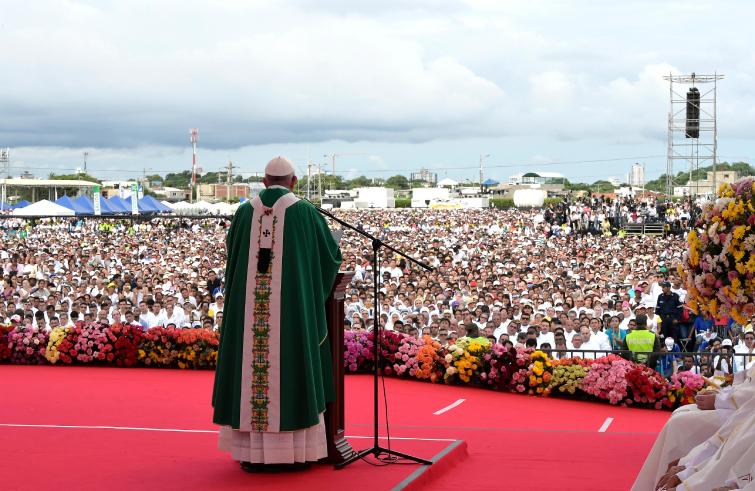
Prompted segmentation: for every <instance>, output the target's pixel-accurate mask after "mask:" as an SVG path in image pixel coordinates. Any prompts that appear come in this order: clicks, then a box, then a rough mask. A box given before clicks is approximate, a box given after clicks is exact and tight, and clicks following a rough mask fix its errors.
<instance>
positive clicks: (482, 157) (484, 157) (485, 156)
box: [480, 153, 490, 194]
mask: <svg viewBox="0 0 755 491" xmlns="http://www.w3.org/2000/svg"><path fill="white" fill-rule="evenodd" d="M487 157H490V154H489V153H488V154H485V155H480V194H482V193H483V190H482V161H483V160H484V159H486V158H487Z"/></svg>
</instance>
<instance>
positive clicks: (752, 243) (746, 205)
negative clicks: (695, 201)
mask: <svg viewBox="0 0 755 491" xmlns="http://www.w3.org/2000/svg"><path fill="white" fill-rule="evenodd" d="M754 188H755V180H754V179H753V178H752V177H745V178H743V179H740V180H738V181H737V182H735V183H733V184H728V183H725V184H723V185H721V187H720V188H719V189H718V199H716V200H715V201H714V202H709V203H707V204H705V205H703V212H702V215H701V217H700V219H699V220H698V222H697V224H696V225H697V228H698V230H697V231H695V230H692V231H690V232H689V234H688V235H687V242H688V245H689V250H688V251H687V252H686V253H685V254H684V258H683V261H682V264H680V265H679V268H678V269H679V272H680V274H681V275H683V277H685V279H686V285H687V290H688V296H687V298H688V299H689V300H688V303H689V306H690V308H692V310H693V311H694V312H696V313H699V312H702V313H703V314H704V315H706V316H707V317H713V318H715V317H719V316H722V315H729V316H731V317H732V318H734V320H735V321H737V322H738V323H740V324H742V325H744V324H745V323H746V322H747V320H748V319H750V318H751V317H752V316H753V314H755V303H753V292H754V291H755V253H753V250H754V249H755V207H754V206H753V198H754V197H755V195H754V192H753V189H754Z"/></svg>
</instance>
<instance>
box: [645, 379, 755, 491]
mask: <svg viewBox="0 0 755 491" xmlns="http://www.w3.org/2000/svg"><path fill="white" fill-rule="evenodd" d="M740 373H741V375H740V376H739V377H737V378H736V380H735V383H734V384H733V385H732V386H730V387H727V388H724V389H723V390H721V391H720V392H716V393H704V392H701V393H700V394H698V396H697V404H696V405H695V404H688V405H686V406H682V407H680V408H679V409H677V410H676V411H674V413H673V414H672V415H671V418H670V419H669V420H668V422H666V425H665V426H664V427H663V430H662V431H661V433H660V434H659V435H658V438H657V439H656V441H655V444H653V448H652V449H651V450H650V453H649V454H648V457H647V459H646V460H645V464H644V465H643V466H642V469H641V470H640V473H639V474H638V475H637V479H636V480H635V482H634V485H633V486H632V490H633V491H645V490H648V489H655V485H656V483H657V482H658V481H659V480H660V478H661V477H662V476H663V475H664V474H665V473H666V472H667V470H668V468H669V467H670V466H673V465H676V463H677V462H678V460H679V459H680V458H681V457H683V456H685V455H687V454H688V453H689V452H690V450H692V448H694V447H695V446H697V445H699V444H700V443H702V442H704V441H706V440H707V439H708V438H710V437H711V436H712V435H714V434H715V433H716V431H717V430H719V429H720V428H721V425H722V424H724V422H725V421H727V420H728V419H729V417H730V416H731V415H732V414H734V412H735V411H736V410H737V409H738V408H739V407H741V406H742V405H744V404H745V403H747V402H748V401H749V400H750V399H753V398H754V397H755V381H754V380H753V379H755V377H754V375H755V368H753V369H750V370H749V371H748V372H740Z"/></svg>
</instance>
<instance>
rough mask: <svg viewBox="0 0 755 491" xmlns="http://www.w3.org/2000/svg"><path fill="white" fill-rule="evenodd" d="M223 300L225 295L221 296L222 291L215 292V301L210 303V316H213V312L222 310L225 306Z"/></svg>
mask: <svg viewBox="0 0 755 491" xmlns="http://www.w3.org/2000/svg"><path fill="white" fill-rule="evenodd" d="M224 300H225V297H223V293H222V292H217V293H216V294H215V303H211V304H210V317H213V318H214V317H215V314H217V313H218V312H222V311H223V309H224V308H225V303H224Z"/></svg>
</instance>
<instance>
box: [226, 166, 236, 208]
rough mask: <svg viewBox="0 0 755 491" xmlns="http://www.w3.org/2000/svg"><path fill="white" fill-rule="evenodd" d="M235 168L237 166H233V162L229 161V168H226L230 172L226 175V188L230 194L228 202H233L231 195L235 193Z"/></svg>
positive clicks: (228, 194) (227, 194)
mask: <svg viewBox="0 0 755 491" xmlns="http://www.w3.org/2000/svg"><path fill="white" fill-rule="evenodd" d="M234 167H236V166H235V165H233V162H232V161H230V160H229V161H228V167H226V169H228V170H227V171H226V175H225V182H226V187H227V189H228V192H227V193H226V198H227V199H228V201H231V194H232V193H233V168H234Z"/></svg>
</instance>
